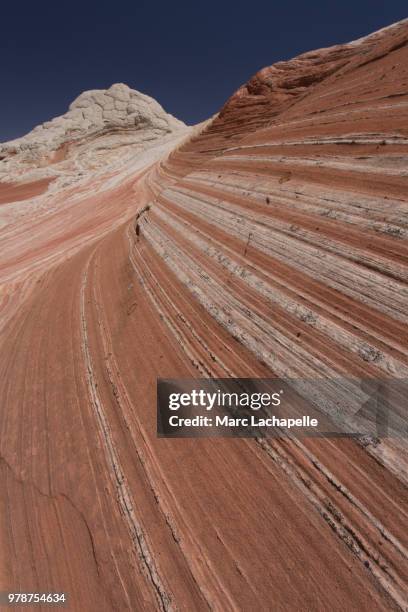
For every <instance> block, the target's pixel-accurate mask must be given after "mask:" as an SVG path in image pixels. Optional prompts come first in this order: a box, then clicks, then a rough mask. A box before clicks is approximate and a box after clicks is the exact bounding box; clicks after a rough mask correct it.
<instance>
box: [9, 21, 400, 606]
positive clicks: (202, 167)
mask: <svg viewBox="0 0 408 612" xmlns="http://www.w3.org/2000/svg"><path fill="white" fill-rule="evenodd" d="M407 40H408V25H407V22H401V23H399V24H396V25H394V26H392V27H390V28H386V29H384V30H382V31H380V32H378V33H375V34H374V35H371V36H369V37H366V38H364V39H361V40H359V41H355V42H353V43H350V44H349V45H341V46H336V47H333V48H332V49H324V50H318V51H316V52H313V53H307V54H305V55H303V56H300V57H299V58H295V59H294V60H291V61H287V62H281V63H279V64H277V65H275V66H273V67H271V68H266V69H264V70H262V71H260V73H258V74H257V75H255V77H253V78H252V79H251V80H250V81H249V82H248V84H247V85H245V86H244V87H242V88H241V89H240V90H239V91H238V92H237V93H236V94H234V95H233V96H232V98H231V99H230V100H229V101H228V102H227V103H226V105H225V106H224V108H223V109H222V110H221V112H220V114H219V115H218V116H217V117H215V118H214V119H212V120H210V121H209V122H208V123H206V124H205V125H203V126H200V127H199V128H196V129H193V130H190V131H188V130H186V129H185V128H183V126H178V127H177V126H175V128H174V130H173V131H172V132H171V133H170V134H168V136H166V139H165V140H162V139H161V138H160V137H159V135H157V140H154V146H153V147H151V148H149V149H145V150H143V151H142V150H140V149H138V147H139V146H140V147H141V148H143V147H144V146H145V145H144V144H140V142H136V143H135V149H134V152H133V153H132V150H133V149H132V147H133V145H132V146H129V147H128V146H127V144H126V145H125V149H123V150H122V153H123V151H126V152H125V153H124V154H123V155H122V153H121V154H120V155H119V157H118V158H115V157H112V158H111V157H110V156H111V154H112V155H114V153H113V151H112V148H111V147H107V150H105V151H104V152H103V151H102V152H101V155H100V157H99V155H97V154H96V151H97V143H98V142H99V143H100V142H104V139H106V138H111V137H115V138H117V137H119V136H118V134H119V132H116V133H115V135H114V136H110V135H108V134H101V133H100V132H98V136H96V137H95V139H93V136H90V134H91V133H92V130H90V128H89V127H87V128H86V133H87V134H88V136H87V140H86V139H85V140H81V138H78V139H77V140H74V141H72V143H69V144H67V154H66V156H65V154H64V156H65V159H64V160H60V161H58V160H57V161H56V163H55V164H54V165H53V166H52V167H55V168H57V169H58V168H59V169H60V171H61V174H60V175H58V176H57V178H55V177H56V175H55V174H54V175H53V174H52V173H53V172H54V170H51V169H50V168H52V167H51V166H49V160H48V161H47V162H46V163H45V166H44V167H39V164H38V160H37V158H35V159H34V161H33V160H32V159H30V157H28V158H25V152H24V151H23V150H21V151H19V152H17V154H16V158H17V157H18V159H16V162H14V161H11V160H6V163H5V165H6V167H7V168H8V170H7V172H5V173H4V174H3V177H5V176H6V177H7V182H3V183H0V202H3V204H2V205H1V207H0V214H1V219H2V223H3V230H2V232H3V244H2V255H1V267H0V278H1V281H2V293H1V298H2V301H1V310H0V314H1V317H2V323H3V331H2V350H1V351H0V380H1V387H2V400H1V401H2V406H4V409H3V410H2V412H1V414H0V428H1V456H2V457H3V459H2V460H1V462H0V479H1V480H0V486H1V490H2V492H3V493H2V495H1V496H0V503H1V504H3V506H4V508H3V511H2V512H1V513H0V541H1V546H0V570H1V571H0V579H1V582H2V589H3V590H13V589H16V585H18V584H20V578H21V576H24V588H27V589H30V590H33V591H38V590H50V591H53V590H58V591H60V590H64V591H66V592H68V593H69V596H70V602H71V604H70V605H72V609H75V610H84V609H86V610H95V611H96V610H98V611H99V610H114V609H121V610H151V609H158V610H177V609H179V610H208V609H212V610H217V611H218V610H219V611H222V612H224V611H225V610H245V611H248V612H249V611H252V610H254V609H259V610H271V609H273V610H296V611H297V610H333V611H338V612H340V611H342V612H343V611H344V610H364V611H366V610H367V612H368V611H369V610H372V609H375V610H384V611H385V610H387V611H388V610H405V609H406V602H407V600H408V588H407V585H408V561H407V557H408V555H407V550H408V539H407V530H406V522H407V514H408V498H407V488H406V480H407V479H406V474H407V447H406V442H405V441H404V440H394V439H377V440H374V439H365V440H354V439H347V438H346V439H304V440H293V439H288V438H282V439H273V440H243V439H235V440H233V439H196V440H187V439H186V440H174V439H157V437H156V410H155V405H156V379H157V377H164V378H186V377H194V376H196V377H199V376H200V377H201V376H204V377H205V376H216V377H224V376H225V377H229V376H234V377H235V376H240V377H257V376H259V377H274V376H294V377H311V378H313V377H316V378H319V377H325V378H327V379H331V378H334V377H336V376H349V377H357V378H358V377H369V378H372V377H374V378H380V377H394V378H405V377H406V376H407V372H408V336H407V322H408V321H407V312H408V292H407V286H408V284H407V281H408V263H407V261H408V258H407V254H408V253H407V250H408V245H407V232H408V198H407V193H408V190H407V181H408V155H407V146H408V130H407V125H408V123H407V119H408V86H407V83H408V75H407V66H408V51H407ZM118 91H119V90H118ZM120 91H122V89H121V90H120ZM97 95H98V96H99V94H97ZM103 95H106V94H103ZM120 95H121V94H120ZM124 95H125V94H124ZM89 97H91V99H92V100H94V93H92V94H91V95H89V94H88V93H86V94H84V96H80V97H79V98H78V100H77V101H76V102H75V103H74V105H73V108H72V110H71V111H70V112H72V113H77V112H78V111H80V112H81V113H83V112H84V111H85V110H86V109H87V108H89V106H87V105H88V102H89ZM117 101H118V108H117V109H116V110H113V109H112V108H111V109H109V110H108V112H115V113H116V112H119V113H120V112H121V109H120V105H119V102H122V103H123V104H125V100H121V99H120V97H117ZM94 103H96V102H91V106H92V105H93V104H94ZM108 104H113V105H114V102H110V101H109V102H108ZM78 105H79V106H78ZM126 108H127V107H126ZM126 113H127V111H126ZM75 116H78V117H79V115H75ZM81 116H82V117H84V115H81ZM127 116H128V115H127V114H126V117H127ZM89 120H90V119H89ZM81 121H85V119H84V118H82V119H81ZM86 121H88V119H86ZM109 121H111V119H109ZM179 128H180V129H179ZM45 129H47V128H45ZM61 129H62V128H58V129H57V132H58V134H59V136H58V138H57V140H56V141H55V143H59V144H55V148H52V147H54V144H52V145H50V151H52V152H53V153H52V154H54V152H55V151H57V152H58V150H59V149H58V147H59V146H60V144H61V142H65V141H59V140H58V139H59V138H65V136H64V137H62V136H61V134H62V132H61V131H60V130H61ZM98 129H99V128H98ZM101 129H102V131H103V128H101ZM115 129H116V128H115ZM117 129H119V131H120V134H121V135H120V138H121V139H122V138H123V136H124V135H125V134H131V132H132V130H133V128H132V130H131V132H129V133H128V132H127V130H128V127H127V128H126V130H125V131H123V130H122V127H119V128H117ZM157 129H159V128H157ZM160 129H161V128H160ZM42 130H44V128H42V129H41V130H38V131H37V133H41V132H42ZM164 132H165V130H163V133H164ZM166 133H167V132H166ZM162 135H163V134H162ZM130 137H132V138H139V139H140V137H141V134H139V135H137V136H135V135H134V134H133V135H131V136H129V138H130ZM31 138H32V136H30V139H31ZM35 138H37V136H35ZM101 139H102V140H101ZM52 142H53V143H54V140H52ZM44 143H45V141H44ZM13 146H15V145H13ZM41 146H43V149H44V151H45V153H44V155H45V157H46V153H47V151H46V149H47V147H48V145H46V144H44V145H41ZM58 154H59V155H62V153H61V151H59V153H58ZM84 160H85V161H84ZM90 160H94V161H92V162H91V161H90ZM95 160H96V161H95ZM2 163H3V164H4V161H3V162H0V165H1V164H2ZM14 163H15V166H13V164H14ZM92 163H94V164H95V167H94V168H93V167H92ZM61 164H62V165H61ZM63 164H66V166H64V165H63ZM77 164H79V166H77ZM78 167H80V168H81V170H79V172H83V175H82V176H81V178H80V179H78V176H77V175H76V174H75V172H76V171H77V170H75V168H78ZM22 168H23V169H22ZM21 177H24V179H25V180H24V182H21ZM28 177H31V178H30V181H31V182H28ZM52 177H53V178H54V180H53V181H52V182H50V183H47V182H46V181H49V179H50V178H52ZM74 178H75V180H74ZM38 181H45V182H40V183H39V182H38ZM65 183H66V184H65ZM7 202H8V203H7ZM345 400H346V398H345V397H342V398H341V401H342V402H344V401H345ZM10 508H11V509H13V511H10Z"/></svg>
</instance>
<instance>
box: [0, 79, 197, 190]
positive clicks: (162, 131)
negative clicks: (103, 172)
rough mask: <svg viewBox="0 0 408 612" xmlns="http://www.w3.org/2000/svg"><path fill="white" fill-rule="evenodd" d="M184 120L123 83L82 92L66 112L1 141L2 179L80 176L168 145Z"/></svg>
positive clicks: (0, 169)
mask: <svg viewBox="0 0 408 612" xmlns="http://www.w3.org/2000/svg"><path fill="white" fill-rule="evenodd" d="M185 129H186V126H185V125H184V123H182V122H181V121H179V120H178V119H175V118H174V117H172V115H169V114H168V113H166V112H165V111H164V109H163V108H162V107H161V106H160V104H159V103H158V102H156V100H154V99H153V98H150V97H149V96H147V95H145V94H142V93H140V92H138V91H135V90H133V89H130V88H129V87H128V86H127V85H124V84H123V83H116V84H115V85H112V86H111V87H110V88H109V89H106V90H102V89H101V90H99V89H97V90H91V91H85V92H83V93H82V94H81V95H80V96H78V98H77V99H76V100H74V102H72V104H71V105H70V107H69V110H68V112H67V113H65V115H62V116H61V117H56V118H55V119H52V120H51V121H47V122H45V123H43V124H42V125H39V126H38V127H36V128H34V129H33V130H32V131H31V132H30V133H29V134H27V135H26V136H23V137H22V138H18V139H16V140H12V141H10V142H7V143H4V144H3V145H0V158H3V162H2V164H0V180H2V181H6V180H12V179H15V178H16V176H19V177H20V179H24V180H26V179H27V178H31V179H32V178H33V177H35V178H38V177H44V176H48V177H55V176H58V175H60V174H61V173H66V174H74V175H75V174H77V175H78V174H79V175H80V173H81V172H82V173H84V172H88V171H92V170H95V169H97V168H100V167H104V168H106V166H107V164H108V163H110V162H112V161H116V160H118V159H123V158H124V157H126V156H127V155H129V154H130V155H135V154H136V153H139V152H143V151H145V150H146V149H149V148H151V147H152V145H154V144H155V143H157V142H158V141H160V143H163V142H164V141H166V140H169V137H170V139H171V136H172V135H173V134H175V133H177V132H180V130H185Z"/></svg>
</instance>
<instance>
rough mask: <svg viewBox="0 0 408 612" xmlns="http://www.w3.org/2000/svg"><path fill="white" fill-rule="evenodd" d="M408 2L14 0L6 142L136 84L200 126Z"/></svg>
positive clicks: (4, 14)
mask: <svg viewBox="0 0 408 612" xmlns="http://www.w3.org/2000/svg"><path fill="white" fill-rule="evenodd" d="M407 8H408V5H407V2H406V0H332V1H328V0H309V1H307V0H280V1H275V0H245V1H242V0H227V1H223V0H207V1H206V2H200V1H199V0H189V1H185V0H166V1H162V0H156V1H154V0H151V1H150V2H143V1H138V0H109V1H106V0H98V1H94V0H89V1H87V0H82V1H78V0H70V1H69V2H64V1H63V0H52V1H51V0H37V1H35V0H14V2H11V1H10V2H4V3H3V6H2V9H1V30H0V53H1V55H0V57H1V75H2V82H1V95H0V141H4V140H8V139H10V138H14V137H16V136H19V135H22V134H24V133H25V132H27V131H28V130H29V129H31V128H32V127H34V126H35V125H37V124H38V123H42V122H43V121H46V120H48V119H50V118H52V117H54V116H56V115H60V114H62V113H64V112H65V111H66V110H67V107H68V105H69V103H70V102H71V101H72V100H73V99H74V98H75V97H76V96H77V95H78V94H79V93H81V92H82V91H84V90H85V89H97V88H106V87H109V86H110V85H111V84H112V83H115V82H124V83H127V84H128V85H129V86H130V87H133V88H135V89H139V90H140V91H143V92H145V93H147V94H149V95H151V96H153V97H155V98H156V99H157V100H158V101H159V102H160V103H161V104H162V105H163V106H164V108H165V109H166V110H167V111H169V112H171V113H172V114H174V115H176V116H177V117H179V118H180V119H183V120H184V121H185V122H186V123H189V124H192V123H196V122H198V121H201V120H203V119H205V118H207V117H209V116H210V115H212V114H213V113H214V112H216V111H217V110H219V108H220V106H221V105H222V104H223V102H224V101H225V100H226V99H227V98H228V97H229V96H230V95H231V94H232V93H233V91H234V90H235V89H236V88H237V87H239V85H241V84H242V83H244V82H245V81H247V80H248V78H249V77H250V76H251V75H252V74H253V73H254V72H256V71H257V70H258V69H259V68H262V67H263V66H267V65H270V64H272V63H274V62H276V61H278V60H281V59H288V58H290V57H293V56H294V55H297V54H299V53H301V52H303V51H308V50H310V49H315V48H318V47H323V46H329V45H332V44H336V43H342V42H347V41H349V40H352V39H355V38H358V37H360V36H363V35H365V34H368V33H370V32H372V31H374V30H376V29H379V28H381V27H383V26H386V25H389V24H390V23H393V22H394V21H399V20H400V19H403V18H404V17H406V16H407V12H408V11H407Z"/></svg>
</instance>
